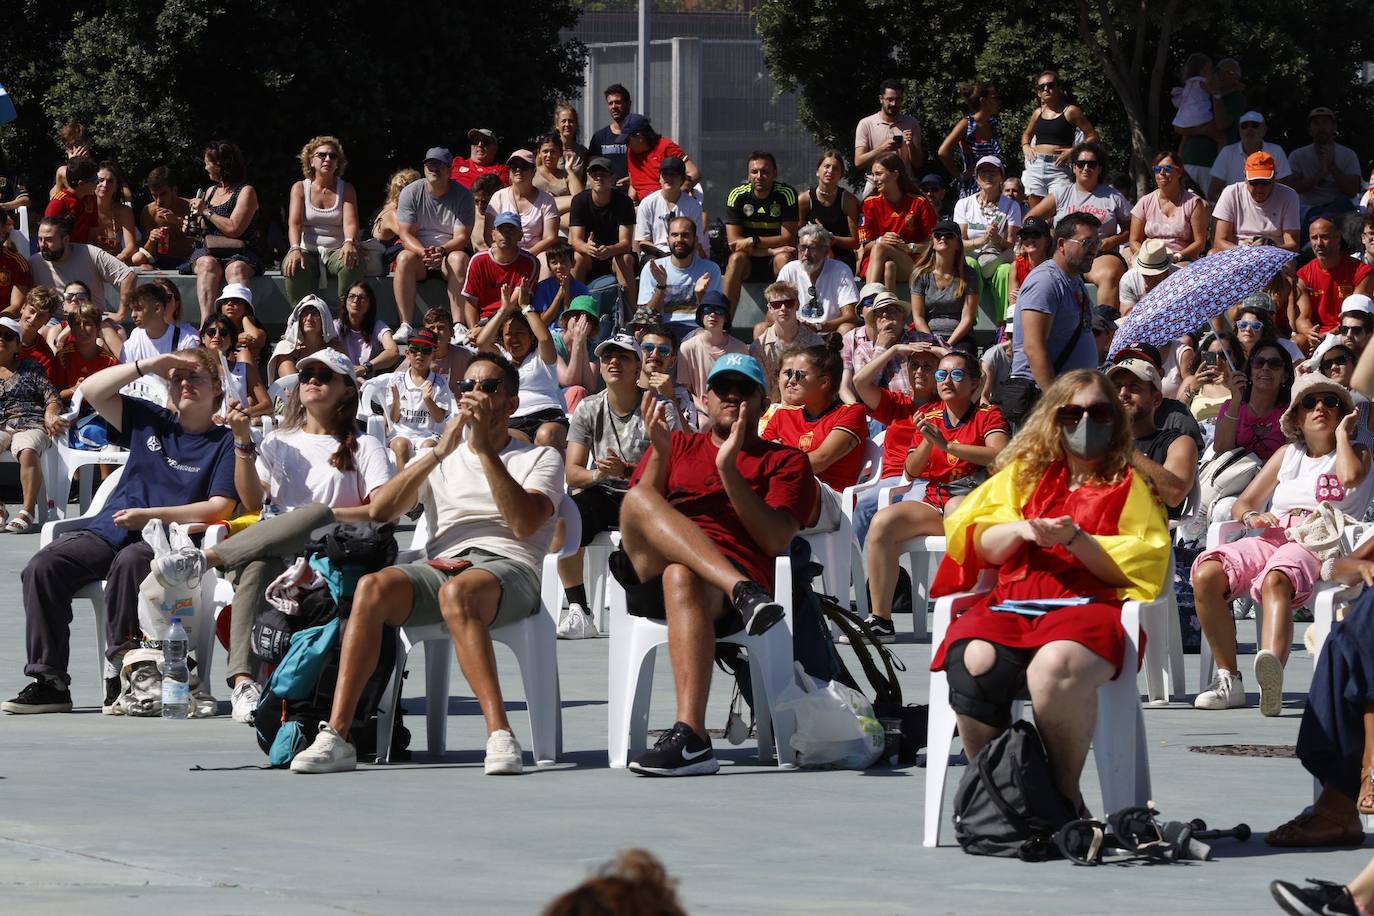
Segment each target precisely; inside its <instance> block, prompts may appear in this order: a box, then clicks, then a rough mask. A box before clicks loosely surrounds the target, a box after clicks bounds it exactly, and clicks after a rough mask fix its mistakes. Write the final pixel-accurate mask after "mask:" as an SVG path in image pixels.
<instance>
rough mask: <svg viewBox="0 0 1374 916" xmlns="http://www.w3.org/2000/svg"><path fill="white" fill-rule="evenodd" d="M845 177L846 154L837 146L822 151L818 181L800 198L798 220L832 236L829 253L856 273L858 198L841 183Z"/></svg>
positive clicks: (818, 164) (818, 165)
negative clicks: (811, 224)
mask: <svg viewBox="0 0 1374 916" xmlns="http://www.w3.org/2000/svg"><path fill="white" fill-rule="evenodd" d="M843 178H844V154H843V153H841V152H840V151H839V150H837V149H828V150H826V151H825V152H823V153H821V159H820V162H817V163H816V184H815V185H814V186H813V187H811V188H808V189H807V190H805V191H802V192H801V196H800V197H798V198H797V222H798V224H799V225H802V226H805V225H806V224H807V223H816V224H818V225H820V226H821V227H823V228H824V229H825V230H826V231H827V232H829V233H830V234H831V236H832V237H833V238H832V239H831V242H830V256H831V257H832V258H835V259H836V260H837V261H839V262H840V263H842V264H844V266H845V267H847V268H849V270H850V272H851V273H853V272H854V270H855V268H856V267H857V266H858V261H857V258H856V256H855V254H856V252H857V251H858V250H859V245H860V244H861V243H860V241H859V198H857V197H855V196H854V194H853V193H852V192H850V190H849V189H848V188H845V187H844V186H843V185H841V184H840V181H841V180H842V179H843Z"/></svg>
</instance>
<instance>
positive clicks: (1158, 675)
mask: <svg viewBox="0 0 1374 916" xmlns="http://www.w3.org/2000/svg"><path fill="white" fill-rule="evenodd" d="M1164 575H1165V578H1164V588H1163V590H1162V591H1161V592H1160V594H1159V598H1160V600H1159V601H1158V602H1154V603H1153V604H1151V605H1150V606H1149V609H1148V613H1146V612H1142V614H1141V618H1140V627H1141V629H1142V630H1143V631H1144V633H1145V663H1144V666H1145V668H1144V670H1145V695H1146V697H1147V698H1148V700H1149V702H1150V703H1151V704H1152V705H1159V704H1163V703H1168V702H1169V701H1170V700H1172V699H1173V698H1174V697H1178V698H1180V699H1181V698H1183V697H1184V696H1186V695H1187V692H1188V691H1187V688H1186V687H1185V686H1184V681H1183V675H1184V671H1183V665H1184V661H1183V629H1182V627H1181V626H1180V624H1179V620H1178V591H1177V589H1176V588H1175V586H1174V549H1173V544H1172V543H1170V545H1169V568H1168V570H1167V571H1166V572H1165V574H1164ZM1156 605H1160V606H1159V607H1156ZM1166 683H1167V684H1168V686H1167V687H1166V686H1165V685H1166Z"/></svg>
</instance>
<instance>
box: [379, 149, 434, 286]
mask: <svg viewBox="0 0 1374 916" xmlns="http://www.w3.org/2000/svg"><path fill="white" fill-rule="evenodd" d="M421 177H422V176H421V175H420V173H419V172H417V171H415V170H414V169H401V170H400V171H399V172H396V173H394V174H393V175H392V176H391V177H390V178H388V179H387V181H386V203H384V204H382V209H380V210H378V211H377V215H376V216H374V217H373V218H372V237H373V238H374V239H376V240H377V241H379V242H381V243H382V244H383V245H385V246H386V250H385V251H384V252H383V253H382V261H383V262H384V263H386V264H387V265H390V264H391V262H392V261H394V260H396V255H398V254H400V253H401V239H400V235H399V233H398V232H397V229H396V201H397V200H398V199H399V198H400V196H401V192H402V191H404V190H405V189H406V185H408V184H411V183H412V182H416V181H419V180H420V178H421Z"/></svg>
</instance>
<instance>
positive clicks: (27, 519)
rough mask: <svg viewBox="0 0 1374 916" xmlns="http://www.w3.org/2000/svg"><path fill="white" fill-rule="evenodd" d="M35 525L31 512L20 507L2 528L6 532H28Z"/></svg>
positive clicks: (36, 523)
mask: <svg viewBox="0 0 1374 916" xmlns="http://www.w3.org/2000/svg"><path fill="white" fill-rule="evenodd" d="M37 526H38V522H37V521H36V520H35V519H34V517H33V513H32V512H30V511H29V510H28V509H20V510H19V514H18V515H16V516H15V517H14V518H12V519H10V520H9V522H8V523H7V524H6V525H5V527H4V529H3V530H4V532H5V533H6V534H28V533H29V532H30V531H32V530H33V529H34V528H36V527H37Z"/></svg>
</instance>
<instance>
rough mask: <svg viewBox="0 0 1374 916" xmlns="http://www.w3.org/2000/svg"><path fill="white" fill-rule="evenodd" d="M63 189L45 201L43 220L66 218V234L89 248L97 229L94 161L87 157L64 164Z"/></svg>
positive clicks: (76, 158) (79, 157)
mask: <svg viewBox="0 0 1374 916" xmlns="http://www.w3.org/2000/svg"><path fill="white" fill-rule="evenodd" d="M65 168H66V175H67V178H66V180H67V186H66V187H65V188H63V189H62V190H61V191H58V192H57V193H56V194H54V195H53V197H52V199H51V200H49V201H48V206H47V209H45V210H44V211H43V216H44V217H54V218H57V219H66V220H69V221H70V222H69V223H68V232H69V234H70V235H71V237H72V240H73V241H74V242H76V244H78V245H89V244H91V242H92V241H93V239H94V238H95V236H96V234H97V232H98V229H99V218H98V213H97V211H98V209H99V207H98V205H97V203H96V200H95V183H96V178H97V172H98V171H99V170H98V168H97V167H96V164H95V160H94V159H92V158H90V157H89V156H73V157H72V158H70V159H68V160H67V165H66V167H65Z"/></svg>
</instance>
